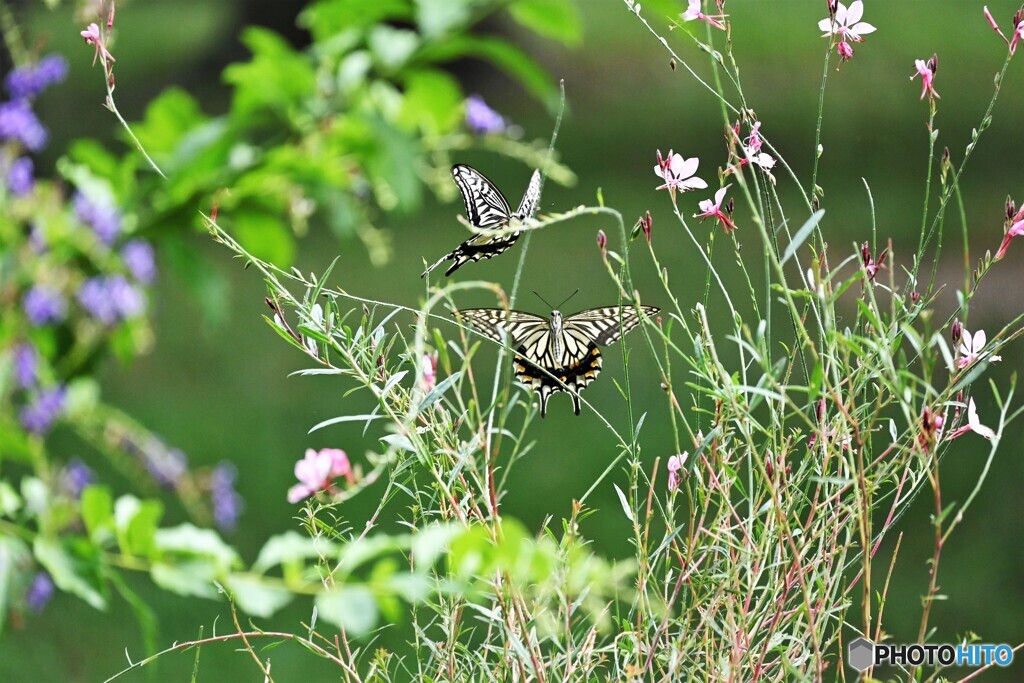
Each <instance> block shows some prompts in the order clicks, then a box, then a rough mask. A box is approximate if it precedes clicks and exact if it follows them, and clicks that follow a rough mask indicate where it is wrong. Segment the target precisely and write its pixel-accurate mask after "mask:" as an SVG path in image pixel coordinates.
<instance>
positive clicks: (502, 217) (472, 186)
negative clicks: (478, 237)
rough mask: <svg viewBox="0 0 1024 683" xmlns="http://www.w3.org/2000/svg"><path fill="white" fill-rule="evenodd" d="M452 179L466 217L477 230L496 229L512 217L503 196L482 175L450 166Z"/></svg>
mask: <svg viewBox="0 0 1024 683" xmlns="http://www.w3.org/2000/svg"><path fill="white" fill-rule="evenodd" d="M452 178H454V179H455V184H456V185H458V186H459V192H461V193H462V201H463V202H465V204H466V217H467V218H469V222H470V224H472V225H473V226H474V227H477V228H496V227H500V226H501V224H502V223H507V222H508V219H509V218H511V217H512V209H511V208H509V205H508V200H507V199H505V195H503V194H502V193H501V191H500V190H499V189H498V188H497V187H495V186H494V183H492V182H491V181H490V180H488V179H487V177H486V176H484V174H483V173H481V172H480V171H478V170H476V169H475V168H472V167H470V166H466V165H465V164H455V165H454V166H452Z"/></svg>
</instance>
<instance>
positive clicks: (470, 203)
mask: <svg viewBox="0 0 1024 683" xmlns="http://www.w3.org/2000/svg"><path fill="white" fill-rule="evenodd" d="M452 177H453V178H454V179H455V184H456V185H458V186H459V192H461V193H462V200H463V201H464V202H465V203H466V215H467V216H468V217H469V222H470V224H471V225H472V226H473V227H474V228H477V229H480V230H506V229H512V230H515V229H516V228H518V227H520V226H521V225H522V224H523V222H524V221H526V220H527V219H528V218H530V217H531V216H533V213H534V212H535V211H536V210H537V204H538V203H539V202H540V171H534V172H533V177H532V178H530V186H529V187H527V188H526V194H524V195H523V201H521V202H520V203H519V209H518V210H517V211H516V212H515V213H512V209H511V208H510V207H509V205H508V200H507V199H505V195H503V194H502V193H501V191H500V190H499V189H498V188H496V187H495V186H494V183H492V182H491V181H490V180H488V179H487V178H485V177H484V174H483V173H481V172H480V171H477V170H476V169H474V168H470V167H469V166H466V165H464V164H455V165H454V166H452ZM517 239H519V233H518V232H512V233H505V234H501V235H473V236H472V237H470V238H469V239H468V240H466V241H465V242H463V243H462V244H460V245H459V246H458V247H456V248H455V249H454V251H451V252H449V253H448V254H445V255H444V256H442V257H441V258H440V259H438V261H437V263H435V264H434V265H432V266H430V267H429V268H427V269H426V270H425V271H423V274H422V275H420V277H425V276H426V274H427V273H429V272H430V271H432V270H433V269H434V268H437V267H438V266H439V265H441V264H442V263H444V262H445V261H454V263H452V265H450V266H448V270H446V271H445V272H444V274H445V275H451V274H452V273H454V272H455V271H456V270H458V269H459V268H461V267H462V266H463V265H465V264H467V263H469V262H470V261H479V260H481V259H485V258H491V257H492V256H497V255H498V254H500V253H502V252H503V251H505V250H506V249H508V248H509V247H511V246H512V245H513V244H515V243H516V240H517Z"/></svg>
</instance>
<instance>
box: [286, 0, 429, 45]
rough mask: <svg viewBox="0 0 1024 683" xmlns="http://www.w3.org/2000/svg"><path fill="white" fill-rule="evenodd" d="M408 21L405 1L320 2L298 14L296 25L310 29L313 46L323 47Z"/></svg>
mask: <svg viewBox="0 0 1024 683" xmlns="http://www.w3.org/2000/svg"><path fill="white" fill-rule="evenodd" d="M411 18H412V5H411V4H410V3H409V2H408V0H344V2H338V0H321V1H320V2H315V3H313V4H312V5H311V6H309V7H307V8H306V9H304V10H303V11H302V13H301V14H299V19H298V24H299V26H301V27H303V28H306V29H309V31H310V33H312V34H313V40H314V42H315V43H326V42H329V41H330V40H331V39H333V38H335V37H336V36H338V34H341V33H343V32H345V31H351V30H353V29H361V28H365V27H367V26H372V25H373V24H378V23H380V22H382V21H385V20H407V19H411Z"/></svg>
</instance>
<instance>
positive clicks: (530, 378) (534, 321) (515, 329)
mask: <svg viewBox="0 0 1024 683" xmlns="http://www.w3.org/2000/svg"><path fill="white" fill-rule="evenodd" d="M658 310H659V309H657V308H655V307H654V306H640V311H639V312H638V311H637V309H636V308H631V307H628V306H621V307H620V306H608V307H604V308H591V309H587V310H585V311H580V312H579V313H576V314H573V315H570V316H568V317H566V318H563V317H562V314H561V313H559V312H558V311H551V317H550V318H549V319H544V318H542V317H540V316H537V315H533V314H531V313H523V312H522V311H506V310H504V309H501V308H465V309H460V310H458V311H457V313H458V314H459V316H460V317H462V318H465V319H466V320H468V321H469V322H470V323H471V324H472V325H473V327H475V328H476V329H477V330H479V331H480V332H481V333H483V334H485V335H487V336H488V337H490V338H491V339H494V340H495V341H498V342H501V343H504V336H505V335H508V337H509V341H510V345H511V346H512V348H514V349H515V351H516V357H515V358H513V360H512V367H513V371H514V373H515V377H516V379H517V380H518V381H519V382H520V383H521V384H523V385H524V386H527V387H529V388H531V389H533V390H534V391H536V392H537V394H538V395H539V396H540V416H541V417H544V416H545V415H546V414H547V410H548V399H549V398H551V395H552V394H553V393H555V392H556V391H565V392H568V394H569V396H570V397H571V398H572V407H573V412H575V413H576V414H577V415H579V414H580V395H579V392H580V391H582V390H583V389H584V388H586V386H587V385H588V384H590V383H591V382H593V381H594V380H595V379H596V378H597V375H598V373H600V372H601V351H600V350H599V349H598V348H597V347H598V346H608V345H610V344H614V343H615V342H616V341H618V340H619V337H621V336H622V335H623V334H625V333H626V332H629V331H630V330H632V329H633V328H634V327H636V326H637V325H638V324H640V321H641V320H642V318H641V313H642V315H643V316H644V317H650V316H652V315H654V314H656V313H657V312H658ZM620 323H621V324H620Z"/></svg>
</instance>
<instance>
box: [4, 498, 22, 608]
mask: <svg viewBox="0 0 1024 683" xmlns="http://www.w3.org/2000/svg"><path fill="white" fill-rule="evenodd" d="M20 509H21V496H19V495H18V492H17V491H15V490H14V487H13V486H11V485H10V484H8V483H7V482H6V481H0V517H12V516H13V515H14V513H16V512H17V511H18V510H20ZM0 618H2V615H0Z"/></svg>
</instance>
